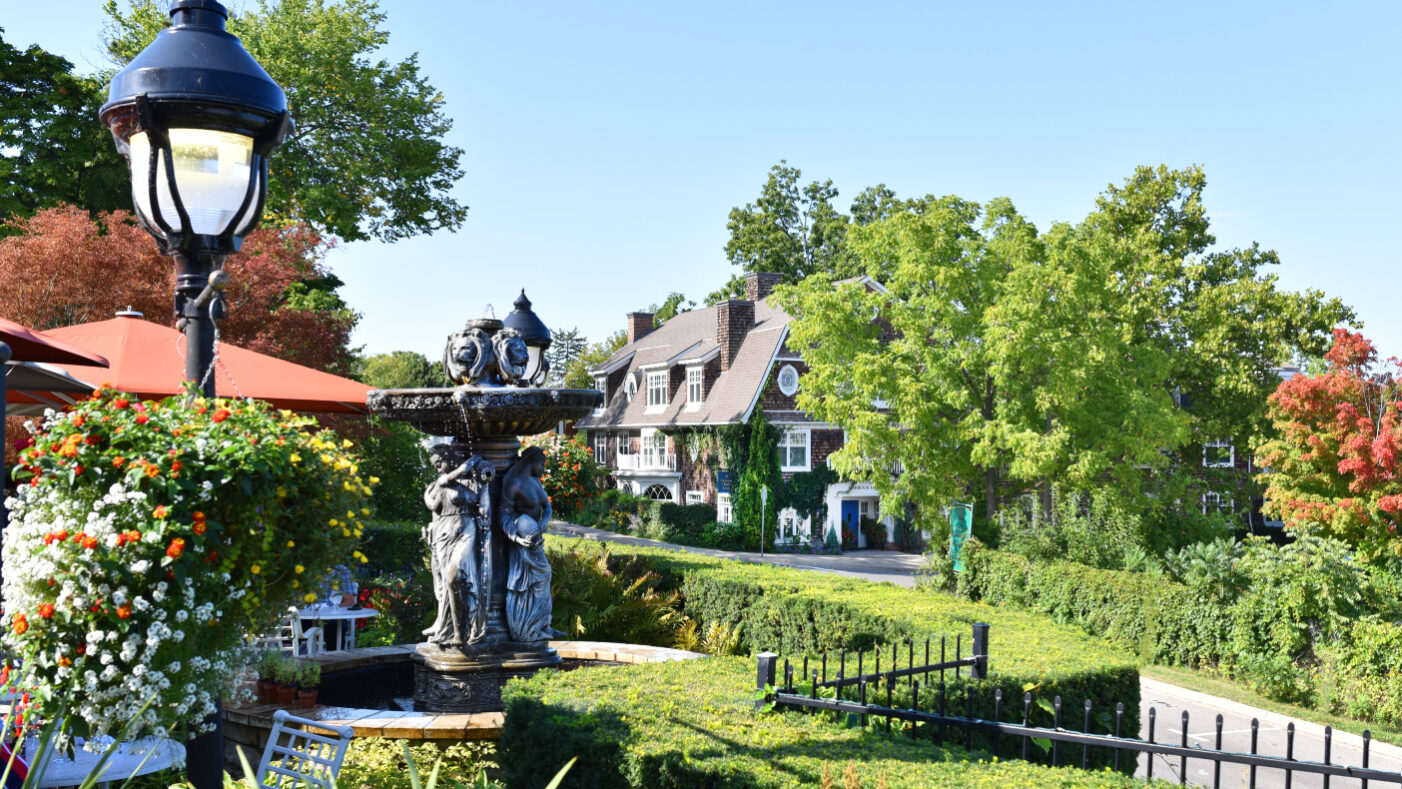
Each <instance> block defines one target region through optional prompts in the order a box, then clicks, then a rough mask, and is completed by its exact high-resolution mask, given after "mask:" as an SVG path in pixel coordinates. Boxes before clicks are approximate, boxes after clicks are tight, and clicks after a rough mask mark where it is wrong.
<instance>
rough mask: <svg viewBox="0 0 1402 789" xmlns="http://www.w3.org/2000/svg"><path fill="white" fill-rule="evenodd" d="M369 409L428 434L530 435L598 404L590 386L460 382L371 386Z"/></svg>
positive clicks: (598, 394) (601, 398) (600, 399)
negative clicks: (429, 385) (420, 386)
mask: <svg viewBox="0 0 1402 789" xmlns="http://www.w3.org/2000/svg"><path fill="white" fill-rule="evenodd" d="M365 402H366V404H367V405H368V406H369V407H370V412H371V413H373V414H376V415H377V416H381V417H384V418H386V419H390V420H393V421H396V422H408V423H409V424H411V425H413V426H414V427H416V428H418V429H419V430H420V431H422V432H424V433H427V434H428V435H431V436H474V437H484V438H485V437H490V436H533V435H536V434H537V433H544V432H546V431H547V430H552V429H554V428H555V426H556V425H558V424H559V423H560V422H562V421H567V420H573V419H579V418H580V417H583V416H587V415H588V414H589V412H591V411H593V410H594V409H595V408H598V407H599V406H601V405H603V402H604V396H603V393H601V392H599V391H597V390H595V389H534V388H517V387H509V386H459V387H457V388H455V389H375V390H372V391H371V392H370V393H369V395H368V396H367V397H366V399H365Z"/></svg>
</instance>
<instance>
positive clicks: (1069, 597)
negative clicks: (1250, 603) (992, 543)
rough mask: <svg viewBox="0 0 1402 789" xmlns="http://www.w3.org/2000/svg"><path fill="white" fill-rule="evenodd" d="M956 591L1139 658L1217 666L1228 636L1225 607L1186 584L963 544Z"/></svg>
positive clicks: (1228, 628) (1229, 621)
mask: <svg viewBox="0 0 1402 789" xmlns="http://www.w3.org/2000/svg"><path fill="white" fill-rule="evenodd" d="M963 559H964V572H963V573H962V574H961V576H960V578H959V592H960V593H961V594H963V595H965V596H967V597H969V598H970V599H973V600H980V601H983V602H985V603H990V604H992V605H1014V606H1018V607H1021V608H1025V609H1028V610H1031V611H1037V612H1040V613H1044V614H1048V615H1050V616H1051V617H1052V618H1053V619H1056V620H1057V621H1058V622H1065V623H1070V624H1074V625H1078V626H1080V627H1081V628H1082V629H1084V630H1085V631H1086V632H1088V633H1095V634H1097V635H1100V636H1104V637H1105V638H1108V639H1111V640H1112V641H1118V642H1120V643H1122V644H1126V645H1129V646H1131V647H1132V648H1133V649H1134V650H1135V651H1136V652H1137V653H1138V655H1139V656H1140V657H1141V658H1143V659H1144V660H1145V661H1150V662H1154V663H1164V664H1169V665H1186V666H1199V665H1203V664H1215V663H1216V662H1218V661H1219V660H1220V659H1221V657H1222V656H1223V654H1224V650H1226V647H1227V641H1228V638H1229V636H1230V633H1231V614H1230V611H1229V610H1228V609H1227V608H1226V607H1224V606H1216V605H1205V604H1204V601H1203V600H1201V599H1199V598H1198V597H1197V596H1196V595H1195V594H1194V593H1193V591H1192V590H1191V589H1189V588H1188V587H1186V586H1184V585H1182V584H1178V583H1174V582H1173V581H1170V580H1168V579H1167V578H1162V579H1157V578H1156V579H1153V580H1152V581H1150V582H1146V579H1145V577H1144V575H1143V574H1142V573H1130V572H1121V571H1118V570H1099V569H1096V568H1093V567H1086V566H1084V565H1080V564H1074V563H1072V562H1033V561H1029V560H1028V559H1026V558H1024V557H1022V556H1019V555H1017V554H1013V553H1005V552H1002V551H995V550H991V549H989V548H986V547H984V546H981V545H979V544H977V543H973V542H970V543H968V544H967V545H966V548H965V551H964V555H963Z"/></svg>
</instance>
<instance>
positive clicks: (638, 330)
mask: <svg viewBox="0 0 1402 789" xmlns="http://www.w3.org/2000/svg"><path fill="white" fill-rule="evenodd" d="M650 331H652V313H650V312H630V313H628V342H636V341H637V340H638V338H639V337H642V336H643V335H644V334H647V333H648V332H650Z"/></svg>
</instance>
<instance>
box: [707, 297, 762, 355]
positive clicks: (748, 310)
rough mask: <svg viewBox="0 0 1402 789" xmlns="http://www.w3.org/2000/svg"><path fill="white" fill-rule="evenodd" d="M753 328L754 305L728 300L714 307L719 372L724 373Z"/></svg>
mask: <svg viewBox="0 0 1402 789" xmlns="http://www.w3.org/2000/svg"><path fill="white" fill-rule="evenodd" d="M754 326H755V303H754V302H753V301H741V300H739V299H730V300H729V301H722V302H721V303H720V304H717V305H716V341H717V342H719V343H720V370H721V372H725V371H726V370H729V369H730V365H731V364H732V363H733V362H734V361H735V357H736V356H737V355H739V353H740V344H741V343H743V342H744V341H745V335H746V334H749V333H750V329H753V328H754Z"/></svg>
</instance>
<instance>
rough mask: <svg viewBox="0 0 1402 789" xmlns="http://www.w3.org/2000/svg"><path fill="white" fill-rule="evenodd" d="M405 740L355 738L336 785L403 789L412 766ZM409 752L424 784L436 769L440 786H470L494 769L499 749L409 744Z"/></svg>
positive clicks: (469, 744)
mask: <svg viewBox="0 0 1402 789" xmlns="http://www.w3.org/2000/svg"><path fill="white" fill-rule="evenodd" d="M405 742H406V741H405V740H391V739H385V738H383V737H356V738H355V739H353V740H351V743H350V747H348V748H347V749H346V758H345V761H343V762H342V763H341V772H340V774H339V775H337V776H336V785H337V786H341V787H345V788H346V789H403V787H404V786H406V784H407V781H406V779H405V776H406V775H407V774H408V770H409V762H408V761H407V760H406V758H405V755H404V745H405ZM409 752H410V754H412V758H413V760H414V764H415V765H416V766H417V767H418V770H419V775H420V776H422V777H423V778H424V779H425V780H426V779H427V778H428V774H429V771H430V770H432V769H433V765H434V764H435V763H437V762H438V760H439V759H442V760H443V761H442V764H441V765H440V766H439V768H438V785H439V786H460V785H464V784H471V783H473V782H475V781H477V780H479V777H480V776H481V775H482V774H483V772H484V771H486V770H489V769H492V768H495V767H496V764H495V762H494V761H493V759H494V757H495V756H496V745H495V744H494V743H491V742H481V741H472V740H469V741H467V742H459V743H454V744H452V745H449V746H447V747H443V746H440V745H438V744H435V743H432V742H422V743H410V744H409Z"/></svg>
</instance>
